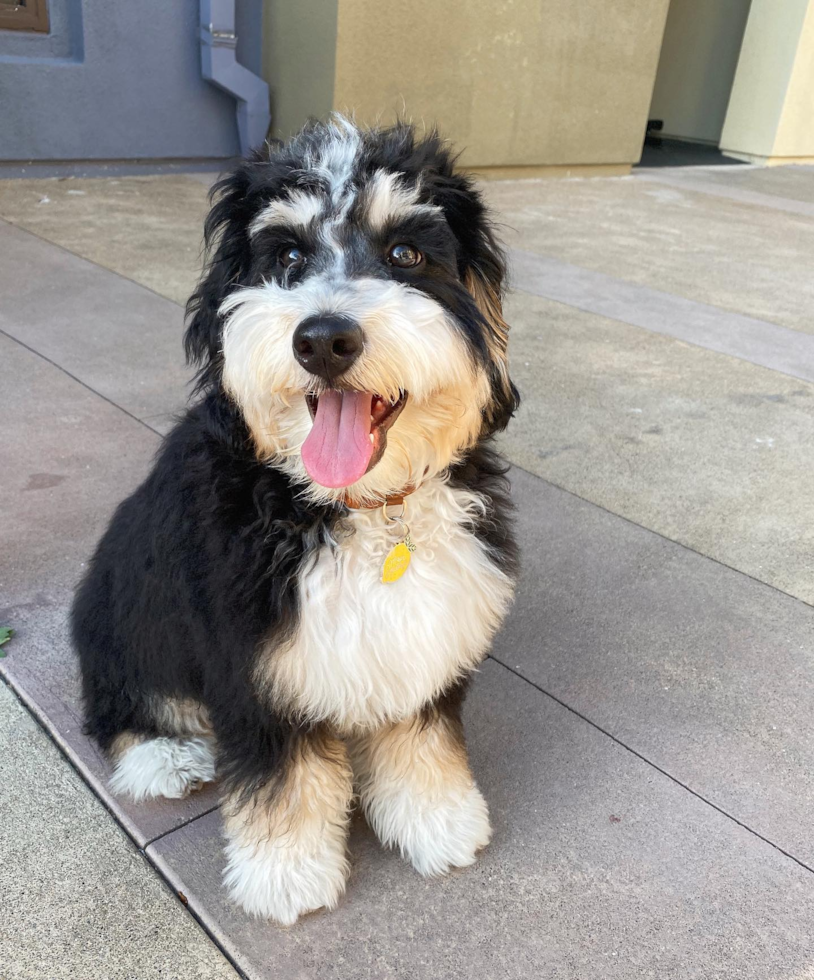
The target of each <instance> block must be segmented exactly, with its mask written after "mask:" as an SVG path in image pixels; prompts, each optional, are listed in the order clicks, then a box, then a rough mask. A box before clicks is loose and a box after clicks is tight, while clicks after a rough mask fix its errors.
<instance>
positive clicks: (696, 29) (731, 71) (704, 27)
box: [649, 0, 751, 144]
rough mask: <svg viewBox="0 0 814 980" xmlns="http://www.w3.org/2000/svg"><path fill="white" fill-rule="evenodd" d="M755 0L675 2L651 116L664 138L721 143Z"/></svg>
mask: <svg viewBox="0 0 814 980" xmlns="http://www.w3.org/2000/svg"><path fill="white" fill-rule="evenodd" d="M750 2H751V0H715V2H714V3H711V2H710V0H671V2H670V9H669V12H668V14H667V25H666V27H665V28H664V41H663V43H662V47H661V56H660V58H659V67H658V72H657V74H656V84H655V87H654V89H653V101H652V103H651V105H650V113H649V117H650V118H651V119H661V120H663V121H664V129H663V131H662V132H663V135H664V136H675V137H678V138H680V139H691V140H700V141H704V142H708V143H716V144H717V142H718V140H719V138H720V135H721V130H722V129H723V125H724V118H725V116H726V109H727V105H728V103H729V94H730V91H731V89H732V81H733V78H734V77H735V67H736V65H737V63H738V54H739V52H740V47H741V41H742V39H743V33H744V30H745V28H746V20H747V17H748V15H749V5H750Z"/></svg>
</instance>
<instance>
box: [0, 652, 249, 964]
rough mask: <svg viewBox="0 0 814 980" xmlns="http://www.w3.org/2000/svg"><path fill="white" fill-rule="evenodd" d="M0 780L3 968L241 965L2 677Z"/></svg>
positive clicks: (0, 691)
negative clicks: (132, 840) (146, 856)
mask: <svg viewBox="0 0 814 980" xmlns="http://www.w3.org/2000/svg"><path fill="white" fill-rule="evenodd" d="M14 642H16V641H12V643H14ZM0 784H2V787H3V790H2V799H3V803H2V820H3V832H2V834H0V894H1V895H2V896H3V914H2V916H0V949H2V951H3V952H2V954H1V955H0V976H2V977H3V980H34V978H37V980H40V978H47V980H63V978H64V980H69V978H70V980H77V978H82V980H87V978H94V980H97V978H102V977H104V978H105V980H132V978H135V977H138V978H139V980H152V978H154V977H171V978H173V980H215V978H217V980H226V978H230V977H232V978H236V977H237V976H238V974H237V973H236V971H235V970H234V969H233V968H232V967H231V966H230V965H229V963H228V961H227V960H226V959H225V958H224V956H223V954H222V953H221V952H220V951H219V950H218V948H217V947H216V946H215V945H214V943H213V942H212V941H211V940H210V939H209V938H208V937H207V936H206V934H205V933H204V932H203V931H202V930H201V928H200V926H198V924H197V923H196V922H195V921H194V920H193V918H192V917H191V916H190V915H189V913H188V912H187V911H186V909H184V908H183V906H182V905H181V904H180V902H179V901H178V900H177V899H176V898H175V897H174V896H173V895H172V894H171V893H170V892H169V890H168V889H167V888H166V887H165V885H164V884H163V883H162V882H161V880H160V879H159V878H158V877H157V875H156V874H155V871H154V870H153V868H151V867H150V866H149V864H148V863H147V862H146V861H145V859H144V856H143V855H141V854H139V853H138V851H136V849H135V848H134V847H133V845H132V844H131V843H130V841H129V840H128V839H127V837H126V836H125V835H124V834H123V833H122V831H121V830H120V829H119V828H118V827H117V826H116V824H115V823H114V822H113V821H112V820H111V819H110V816H109V814H108V813H106V812H105V809H104V807H103V806H102V805H101V803H100V802H99V801H98V800H97V799H96V798H95V796H94V795H93V793H92V792H91V791H90V790H89V789H88V788H87V786H85V785H84V783H83V782H82V780H81V779H80V778H79V776H78V775H77V774H76V772H74V770H73V768H72V767H71V766H70V765H69V764H68V762H66V761H65V760H64V759H63V758H62V757H61V756H60V754H59V751H58V750H57V749H56V748H55V746H54V745H52V744H51V742H50V741H49V740H48V737H47V735H45V733H44V732H43V731H42V730H41V729H40V728H39V726H38V725H37V723H36V722H35V721H34V720H33V718H31V717H30V715H29V714H28V713H27V712H26V710H25V709H24V708H23V707H22V705H21V704H20V703H19V702H18V701H17V699H16V698H15V696H14V694H13V693H12V692H11V691H10V690H9V689H8V688H7V687H6V685H5V684H3V683H2V682H0Z"/></svg>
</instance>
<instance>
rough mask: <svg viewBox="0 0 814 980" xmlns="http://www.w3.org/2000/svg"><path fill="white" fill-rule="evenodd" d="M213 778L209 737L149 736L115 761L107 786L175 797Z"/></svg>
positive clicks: (136, 794)
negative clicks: (111, 776) (149, 737)
mask: <svg viewBox="0 0 814 980" xmlns="http://www.w3.org/2000/svg"><path fill="white" fill-rule="evenodd" d="M214 778H215V757H214V754H213V746H212V741H211V739H206V738H151V739H148V740H147V741H146V742H141V743H139V744H138V745H134V746H132V747H131V748H129V749H127V751H126V752H125V753H124V754H123V755H122V757H121V758H120V759H119V761H118V762H117V763H116V768H115V769H114V771H113V778H112V779H111V780H110V789H111V790H112V791H113V793H115V794H116V795H117V796H131V797H132V798H133V799H134V800H135V801H136V802H137V803H138V802H140V801H141V800H145V799H152V798H154V797H156V796H165V797H167V798H168V799H171V800H178V799H181V797H184V796H186V795H187V794H188V793H191V792H192V791H193V790H196V789H200V788H201V786H203V784H204V783H211V782H212V780H213V779H214Z"/></svg>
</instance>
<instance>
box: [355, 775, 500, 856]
mask: <svg viewBox="0 0 814 980" xmlns="http://www.w3.org/2000/svg"><path fill="white" fill-rule="evenodd" d="M368 819H369V820H370V821H371V823H372V824H373V828H374V830H375V831H376V833H377V834H378V836H379V839H380V840H381V842H382V843H383V844H386V845H391V846H397V847H398V848H399V850H400V851H401V853H402V855H403V856H404V857H406V858H407V859H408V860H409V861H410V863H411V864H412V865H413V867H414V868H415V869H416V871H418V872H420V873H421V874H423V875H442V874H446V873H447V872H448V871H449V870H450V869H451V868H465V867H467V866H468V865H470V864H474V862H475V859H476V856H477V852H478V851H479V850H480V849H481V848H483V847H486V845H487V844H488V843H489V840H490V838H491V836H492V828H491V826H490V824H489V810H488V807H487V806H486V800H484V798H483V796H482V795H481V792H480V790H479V789H478V788H477V786H474V785H473V786H472V787H470V788H469V789H468V790H467V791H466V792H465V793H463V794H455V795H450V796H448V797H445V798H441V799H436V800H433V801H429V800H425V799H422V798H421V797H420V796H413V795H410V794H404V795H403V796H402V797H401V798H400V799H398V800H396V799H392V798H391V799H390V800H389V801H388V804H387V805H386V806H384V807H381V806H380V807H376V806H374V807H371V809H370V810H369V812H368Z"/></svg>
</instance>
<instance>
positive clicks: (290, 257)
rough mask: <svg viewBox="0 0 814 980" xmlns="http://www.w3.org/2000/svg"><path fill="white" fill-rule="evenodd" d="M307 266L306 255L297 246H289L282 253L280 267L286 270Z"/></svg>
mask: <svg viewBox="0 0 814 980" xmlns="http://www.w3.org/2000/svg"><path fill="white" fill-rule="evenodd" d="M304 264H305V253H304V252H303V251H302V249H299V248H296V247H295V246H291V245H289V246H287V247H286V248H284V249H283V250H282V252H280V265H282V266H283V267H284V268H286V269H290V268H298V267H299V266H301V265H304Z"/></svg>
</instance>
